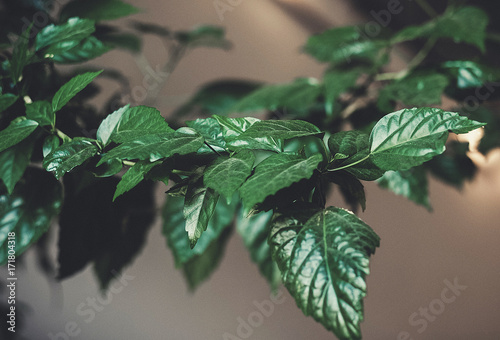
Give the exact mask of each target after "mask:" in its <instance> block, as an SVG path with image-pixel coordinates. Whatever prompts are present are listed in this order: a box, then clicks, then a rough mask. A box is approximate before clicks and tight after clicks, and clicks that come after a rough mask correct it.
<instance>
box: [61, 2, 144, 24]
mask: <svg viewBox="0 0 500 340" xmlns="http://www.w3.org/2000/svg"><path fill="white" fill-rule="evenodd" d="M139 12H140V11H139V9H138V8H136V7H134V6H132V5H130V4H128V3H126V2H123V1H120V0H74V1H71V2H69V3H68V4H66V6H64V7H63V9H62V10H61V14H60V17H61V20H66V19H68V18H71V17H80V18H86V19H92V20H95V21H102V20H115V19H119V18H122V17H126V16H129V15H131V14H136V13H139Z"/></svg>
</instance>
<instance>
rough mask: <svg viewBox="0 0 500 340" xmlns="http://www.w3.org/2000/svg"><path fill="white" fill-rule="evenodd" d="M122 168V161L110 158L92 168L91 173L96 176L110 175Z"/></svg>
mask: <svg viewBox="0 0 500 340" xmlns="http://www.w3.org/2000/svg"><path fill="white" fill-rule="evenodd" d="M122 168H123V163H122V161H120V160H118V159H110V160H108V161H107V162H104V163H103V164H101V165H99V166H98V167H95V168H94V169H92V170H91V171H92V173H93V174H94V176H96V177H110V176H113V175H116V174H117V173H119V172H120V171H121V170H122Z"/></svg>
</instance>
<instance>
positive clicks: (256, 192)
mask: <svg viewBox="0 0 500 340" xmlns="http://www.w3.org/2000/svg"><path fill="white" fill-rule="evenodd" d="M322 160H323V157H322V156H321V155H313V156H311V157H309V158H304V157H302V156H300V155H296V154H289V153H279V154H276V155H272V156H270V157H268V158H266V159H265V160H263V161H262V162H261V163H259V164H258V165H257V167H256V168H255V172H254V173H253V175H252V176H250V177H249V178H248V179H247V180H246V182H245V183H243V185H242V186H241V187H240V190H239V192H240V196H241V198H242V199H243V203H244V205H245V207H246V208H252V207H253V206H254V205H255V204H257V203H262V202H263V201H264V200H265V199H266V197H268V196H271V195H274V194H276V193H277V192H278V191H279V190H280V189H284V188H287V187H289V186H291V185H292V184H293V183H295V182H299V181H300V180H303V179H309V178H311V176H312V175H313V172H314V170H316V169H317V167H318V164H319V163H320V162H321V161H322Z"/></svg>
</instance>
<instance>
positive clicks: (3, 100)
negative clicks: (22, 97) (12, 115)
mask: <svg viewBox="0 0 500 340" xmlns="http://www.w3.org/2000/svg"><path fill="white" fill-rule="evenodd" d="M17 98H18V97H17V96H16V95H14V94H12V93H5V94H2V95H0V112H3V111H5V110H7V109H8V108H9V107H10V106H11V105H12V104H14V103H15V102H16V100H17Z"/></svg>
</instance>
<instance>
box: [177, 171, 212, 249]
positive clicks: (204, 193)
mask: <svg viewBox="0 0 500 340" xmlns="http://www.w3.org/2000/svg"><path fill="white" fill-rule="evenodd" d="M202 184H203V183H202V181H200V180H198V181H196V182H191V183H190V184H189V185H188V188H187V192H186V198H185V200H184V210H183V214H184V218H185V219H186V232H187V236H188V238H189V245H190V247H191V248H194V246H195V245H196V242H198V239H199V238H200V237H201V235H202V233H203V232H204V231H205V230H207V226H208V222H209V221H210V218H211V217H212V215H213V213H214V212H215V206H216V204H217V201H218V199H219V194H218V193H216V192H215V191H214V190H213V189H211V188H208V187H205V186H203V185H202Z"/></svg>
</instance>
